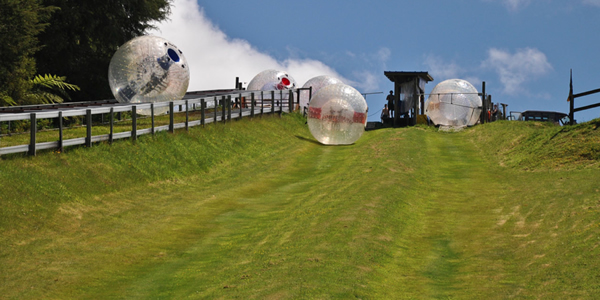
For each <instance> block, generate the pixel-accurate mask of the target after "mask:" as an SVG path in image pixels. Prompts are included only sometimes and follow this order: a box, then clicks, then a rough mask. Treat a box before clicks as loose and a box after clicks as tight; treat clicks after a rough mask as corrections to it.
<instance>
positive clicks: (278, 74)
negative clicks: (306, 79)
mask: <svg viewBox="0 0 600 300" xmlns="http://www.w3.org/2000/svg"><path fill="white" fill-rule="evenodd" d="M295 88H296V80H294V78H292V76H290V75H288V74H287V73H286V72H284V71H277V70H265V71H262V72H260V73H258V74H257V75H256V76H254V78H252V80H251V81H250V83H248V86H247V87H246V89H247V90H249V91H273V90H275V91H284V90H290V89H295ZM288 94H289V93H288V92H284V93H283V99H288V97H289V95H288ZM278 97H279V96H276V98H278ZM256 98H257V99H260V100H262V99H261V98H260V94H258V96H256ZM264 98H265V99H270V98H271V95H270V93H265V94H264ZM278 99H279V98H278Z"/></svg>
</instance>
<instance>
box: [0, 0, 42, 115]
mask: <svg viewBox="0 0 600 300" xmlns="http://www.w3.org/2000/svg"><path fill="white" fill-rule="evenodd" d="M53 10H54V8H53V7H44V6H42V5H41V0H0V37H1V38H2V43H0V53H1V54H2V59H0V106H4V105H16V104H18V102H19V101H21V99H22V98H23V97H24V95H25V94H26V93H27V92H28V91H29V90H30V89H31V87H32V83H31V81H30V79H31V78H32V77H33V75H34V74H35V73H36V64H35V60H34V58H33V55H34V53H35V52H36V51H37V50H39V49H40V46H39V44H38V39H37V37H36V36H37V35H38V34H39V33H40V32H41V31H42V30H43V29H44V27H45V26H46V25H47V24H46V23H44V22H45V20H47V19H48V17H49V16H50V13H51V12H52V11H53Z"/></svg>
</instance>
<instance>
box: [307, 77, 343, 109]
mask: <svg viewBox="0 0 600 300" xmlns="http://www.w3.org/2000/svg"><path fill="white" fill-rule="evenodd" d="M332 84H343V82H342V81H341V80H339V79H337V78H335V77H331V76H328V75H321V76H317V77H313V78H311V79H309V80H308V81H307V82H306V83H305V84H304V85H303V86H302V88H310V87H312V95H315V94H316V93H317V92H318V91H319V90H320V89H321V88H323V87H326V86H328V85H332ZM310 96H311V92H309V91H308V90H302V91H300V108H304V107H308V102H309V100H310V99H309V97H310Z"/></svg>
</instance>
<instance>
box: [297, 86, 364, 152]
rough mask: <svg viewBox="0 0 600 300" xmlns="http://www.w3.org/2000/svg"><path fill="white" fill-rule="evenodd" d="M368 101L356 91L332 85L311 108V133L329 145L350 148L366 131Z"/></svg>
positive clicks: (318, 96)
mask: <svg viewBox="0 0 600 300" xmlns="http://www.w3.org/2000/svg"><path fill="white" fill-rule="evenodd" d="M366 122H367V101H365V98H363V96H362V95H361V94H360V93H359V92H358V91H357V90H356V89H354V88H353V87H351V86H348V85H345V84H332V85H328V86H326V87H323V88H322V89H320V90H319V91H318V92H317V93H316V94H314V95H313V97H312V99H311V100H310V103H309V104H308V129H309V130H310V133H311V134H312V135H313V137H314V138H315V139H316V140H317V141H319V142H320V143H322V144H325V145H350V144H353V143H354V142H356V141H357V140H358V139H359V138H360V136H361V135H362V134H363V132H364V131H365V124H366Z"/></svg>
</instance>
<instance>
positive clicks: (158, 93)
mask: <svg viewBox="0 0 600 300" xmlns="http://www.w3.org/2000/svg"><path fill="white" fill-rule="evenodd" d="M189 81H190V71H189V67H188V65H187V61H186V59H185V56H183V52H182V51H181V50H179V48H177V46H175V45H173V44H171V43H170V42H169V41H167V40H165V39H163V38H161V37H157V36H140V37H136V38H134V39H132V40H130V41H128V42H127V43H125V44H123V45H122V46H121V47H119V49H118V50H117V51H116V52H115V54H114V55H113V57H112V59H111V60H110V66H109V67H108V82H109V84H110V88H111V90H112V92H113V95H114V96H115V98H116V99H117V101H119V102H121V103H149V102H162V101H173V100H180V99H181V98H183V96H184V95H185V93H186V91H187V88H188V84H189ZM166 111H167V108H165V109H161V110H156V111H155V113H157V114H158V113H164V112H166ZM138 113H141V114H150V109H144V110H139V111H138Z"/></svg>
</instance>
